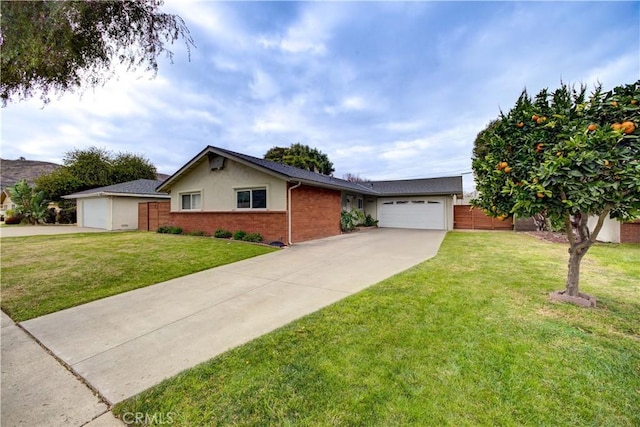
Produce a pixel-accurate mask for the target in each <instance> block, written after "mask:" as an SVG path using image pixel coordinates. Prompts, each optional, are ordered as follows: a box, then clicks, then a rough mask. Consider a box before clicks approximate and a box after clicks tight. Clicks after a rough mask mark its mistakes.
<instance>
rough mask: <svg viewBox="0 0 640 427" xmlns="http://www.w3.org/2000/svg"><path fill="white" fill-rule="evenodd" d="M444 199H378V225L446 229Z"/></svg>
mask: <svg viewBox="0 0 640 427" xmlns="http://www.w3.org/2000/svg"><path fill="white" fill-rule="evenodd" d="M444 206H445V203H444V199H440V198H426V197H405V198H393V199H378V212H379V213H380V214H379V215H378V219H379V222H378V225H379V226H380V227H391V228H422V229H427V230H444V229H445V225H444V224H445V220H444V215H445V209H444Z"/></svg>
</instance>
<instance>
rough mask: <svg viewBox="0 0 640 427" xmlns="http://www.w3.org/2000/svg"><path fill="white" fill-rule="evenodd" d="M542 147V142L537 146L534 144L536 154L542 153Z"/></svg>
mask: <svg viewBox="0 0 640 427" xmlns="http://www.w3.org/2000/svg"><path fill="white" fill-rule="evenodd" d="M543 147H544V142H539V143H537V144H536V153H539V152H541V151H542V149H543Z"/></svg>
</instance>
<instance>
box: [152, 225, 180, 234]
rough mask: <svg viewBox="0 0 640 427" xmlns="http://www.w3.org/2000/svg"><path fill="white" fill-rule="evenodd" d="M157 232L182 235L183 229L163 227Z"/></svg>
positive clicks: (169, 226)
mask: <svg viewBox="0 0 640 427" xmlns="http://www.w3.org/2000/svg"><path fill="white" fill-rule="evenodd" d="M156 232H157V233H161V234H182V228H180V227H175V226H173V225H161V226H160V227H158V229H157V230H156Z"/></svg>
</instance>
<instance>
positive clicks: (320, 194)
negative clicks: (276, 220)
mask: <svg viewBox="0 0 640 427" xmlns="http://www.w3.org/2000/svg"><path fill="white" fill-rule="evenodd" d="M291 210H292V216H291V224H292V229H293V232H292V236H291V240H293V242H294V243H300V242H304V241H307V240H313V239H320V238H323V237H329V236H336V235H338V234H340V233H341V231H340V212H341V211H342V194H341V192H340V191H338V190H330V189H326V188H318V187H311V186H307V185H303V186H301V187H298V188H296V189H294V190H291Z"/></svg>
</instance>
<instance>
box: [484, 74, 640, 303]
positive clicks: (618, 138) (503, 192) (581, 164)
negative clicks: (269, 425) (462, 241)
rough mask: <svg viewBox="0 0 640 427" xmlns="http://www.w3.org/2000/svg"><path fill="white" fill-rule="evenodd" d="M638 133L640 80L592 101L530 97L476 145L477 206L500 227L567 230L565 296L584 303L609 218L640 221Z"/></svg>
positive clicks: (573, 91)
mask: <svg viewBox="0 0 640 427" xmlns="http://www.w3.org/2000/svg"><path fill="white" fill-rule="evenodd" d="M639 127H640V80H639V81H637V82H635V83H632V84H628V85H624V86H619V87H616V88H614V89H613V90H610V91H603V90H602V87H601V86H598V87H596V88H595V90H594V91H593V92H592V93H591V94H587V90H586V88H585V87H584V86H581V87H580V88H576V87H575V86H569V85H566V84H562V85H561V87H560V88H558V89H557V90H555V91H553V92H551V91H549V90H548V89H543V90H542V91H540V93H538V94H537V95H536V96H535V97H533V98H532V97H530V96H529V95H528V94H527V92H526V90H525V91H523V93H522V94H521V95H520V97H519V99H518V100H517V102H516V104H515V106H514V107H513V108H512V109H511V110H510V111H509V112H508V113H502V112H501V114H500V115H499V117H498V118H497V119H496V120H494V121H493V122H491V123H490V124H489V125H488V126H487V128H485V129H484V130H483V131H481V132H480V133H479V134H478V136H477V138H476V141H475V144H474V150H473V171H474V174H475V180H476V186H477V190H478V191H479V194H480V195H479V197H478V198H477V199H475V200H473V201H472V204H473V205H475V206H477V207H480V208H482V209H484V211H485V213H487V214H488V215H490V216H493V217H496V218H498V219H505V218H507V217H509V216H511V215H514V214H515V215H518V216H521V217H531V216H533V215H536V214H540V213H544V214H546V215H547V217H548V218H549V219H551V220H552V221H554V222H556V223H558V222H559V223H562V224H564V226H565V230H566V232H567V236H568V239H569V272H568V275H567V282H566V290H565V291H564V292H565V294H566V295H570V296H572V297H578V296H580V293H579V290H578V283H579V278H580V262H581V260H582V258H583V257H584V255H585V254H586V253H587V251H588V250H589V248H590V247H591V246H592V245H593V243H594V242H595V240H596V238H597V236H598V233H599V232H600V229H601V228H602V224H603V221H604V220H605V219H606V217H608V216H610V217H611V218H615V219H618V220H620V221H623V220H629V219H632V218H636V217H638V216H640V129H639ZM589 217H592V218H597V222H596V221H595V220H592V223H594V224H595V225H593V224H592V226H591V227H589V226H588V224H587V221H588V219H589Z"/></svg>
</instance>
